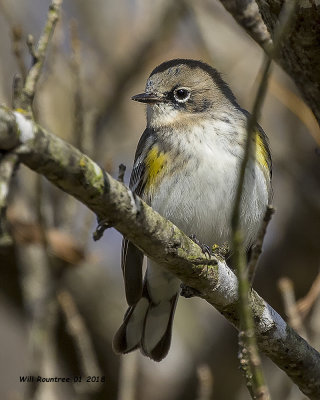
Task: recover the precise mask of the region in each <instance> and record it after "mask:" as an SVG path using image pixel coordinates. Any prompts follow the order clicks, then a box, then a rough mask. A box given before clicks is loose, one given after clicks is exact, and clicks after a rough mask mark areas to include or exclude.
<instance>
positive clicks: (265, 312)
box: [0, 107, 320, 400]
mask: <svg viewBox="0 0 320 400" xmlns="http://www.w3.org/2000/svg"><path fill="white" fill-rule="evenodd" d="M0 121H1V123H0V128H1V129H0V149H3V142H5V143H6V142H7V131H6V126H7V129H11V132H12V133H11V134H12V135H13V136H14V137H12V138H11V143H14V144H15V148H14V149H13V150H12V151H13V152H14V154H17V155H18V157H19V159H20V161H21V162H22V163H24V164H25V165H27V166H28V167H29V168H31V169H33V170H34V171H36V172H37V173H39V174H42V175H44V176H45V177H46V178H47V179H48V180H49V181H51V182H52V183H53V184H54V185H56V186H58V187H59V188H60V189H62V190H64V191H65V192H67V193H69V194H70V195H72V196H74V197H76V198H77V199H78V200H79V201H81V202H82V203H83V204H85V205H86V206H87V207H88V208H90V209H91V210H92V211H93V212H94V213H95V214H96V215H97V216H98V218H99V219H101V220H106V221H108V223H109V225H111V226H113V227H115V228H116V229H117V230H118V231H119V232H121V233H122V234H123V235H125V236H126V237H128V239H130V241H132V242H133V243H134V244H135V245H137V246H138V247H139V248H140V249H142V250H143V251H144V252H145V254H146V255H147V256H148V257H150V258H151V259H153V260H155V261H156V262H157V263H159V264H161V265H163V267H164V268H166V269H168V270H170V271H171V272H172V273H174V274H175V275H176V276H177V277H178V278H180V279H181V280H182V281H183V282H184V283H185V284H186V285H188V286H190V287H192V288H194V289H196V290H197V291H199V293H200V294H199V296H200V297H202V298H203V299H205V300H206V301H207V302H208V303H210V304H211V305H213V306H214V307H215V308H216V309H217V310H218V311H219V312H220V313H221V314H222V315H224V316H225V317H226V318H227V319H228V320H229V321H230V322H231V323H232V324H233V325H234V326H235V327H237V328H239V316H238V311H237V310H238V282H237V278H236V276H235V275H234V273H233V272H232V271H231V270H230V269H229V268H228V267H227V265H226V263H225V261H224V260H223V259H221V258H215V257H211V258H210V259H208V257H206V256H205V255H204V254H203V253H202V251H201V249H200V248H199V247H198V246H197V245H196V244H195V243H194V242H193V241H192V240H191V239H189V238H188V237H187V236H186V235H185V234H184V233H183V232H181V231H180V230H179V229H178V228H177V227H176V226H174V225H173V224H172V223H171V222H169V221H167V220H166V219H164V218H163V217H161V216H160V215H159V214H158V213H157V212H155V211H153V210H152V209H151V208H150V207H149V206H148V205H146V204H145V203H144V202H143V201H142V200H141V199H140V198H139V197H136V196H134V195H133V194H132V192H131V191H130V190H129V189H128V188H126V187H125V186H124V185H123V184H122V183H121V182H118V181H117V180H115V179H113V178H112V177H111V176H109V175H108V174H106V173H105V172H104V171H103V170H102V169H101V168H100V167H99V166H98V165H97V164H96V163H95V162H93V161H92V160H91V159H90V158H89V157H87V156H86V155H85V154H82V153H81V152H80V151H79V150H77V149H75V148H74V147H73V146H71V145H70V144H68V143H66V142H64V141H63V140H61V139H60V138H58V137H56V136H55V135H53V134H51V133H49V132H46V131H45V130H44V129H43V128H41V127H40V126H39V125H37V124H36V123H35V122H34V121H32V120H31V119H28V118H27V117H26V116H24V115H23V114H21V113H19V112H11V111H9V110H8V109H6V108H4V107H3V108H0ZM5 121H7V122H5ZM12 127H16V129H14V130H13V131H12ZM13 139H14V140H13ZM249 303H250V307H251V309H252V314H253V318H254V322H255V331H256V335H257V340H258V345H259V348H260V350H261V351H262V352H264V353H265V354H266V355H267V356H268V357H270V358H271V360H273V361H274V362H275V363H276V364H277V365H278V366H279V367H280V368H281V369H283V370H284V371H285V372H286V373H287V374H288V376H289V377H290V378H291V379H292V380H293V381H294V382H295V383H296V384H297V385H298V386H299V388H300V389H301V390H302V391H303V392H304V393H305V394H306V395H307V396H308V397H309V398H310V399H313V400H316V399H319V398H320V380H319V376H320V355H319V353H318V352H317V351H316V350H315V349H313V348H312V347H311V346H310V345H309V344H308V343H307V342H306V341H305V340H304V339H302V338H301V337H300V336H299V335H298V334H297V333H296V332H295V331H294V330H293V329H291V328H290V327H289V326H287V324H286V323H285V322H284V320H283V319H282V318H281V317H280V316H279V315H278V314H277V313H276V311H274V310H273V309H272V308H271V307H270V306H269V305H268V304H267V303H266V302H265V301H264V300H263V299H262V298H261V297H260V296H259V295H258V294H257V293H256V292H255V291H254V290H252V291H251V293H250V296H249Z"/></svg>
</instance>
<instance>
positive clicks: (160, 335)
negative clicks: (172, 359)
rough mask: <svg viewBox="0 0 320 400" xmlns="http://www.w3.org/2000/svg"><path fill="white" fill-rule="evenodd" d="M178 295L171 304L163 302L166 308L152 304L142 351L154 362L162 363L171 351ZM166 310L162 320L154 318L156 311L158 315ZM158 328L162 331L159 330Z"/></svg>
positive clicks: (148, 313)
mask: <svg viewBox="0 0 320 400" xmlns="http://www.w3.org/2000/svg"><path fill="white" fill-rule="evenodd" d="M178 295H179V294H178V293H177V294H176V295H175V296H173V297H172V299H171V300H170V302H168V301H166V302H163V303H164V304H165V305H164V307H163V306H162V303H160V304H159V305H158V306H154V305H152V304H150V306H149V309H148V312H147V318H146V323H145V326H144V332H143V336H142V341H141V351H142V353H143V354H144V355H146V356H148V357H150V358H151V359H152V360H154V361H161V360H162V359H163V358H165V357H166V355H167V354H168V351H169V349H170V344H171V337H172V325H173V317H174V312H175V309H176V305H177V300H178ZM168 306H169V308H168ZM164 308H165V309H166V310H165V315H161V319H159V318H157V317H154V315H153V314H154V311H156V313H158V312H159V310H161V309H162V310H161V311H164ZM157 326H159V327H160V328H162V329H159V330H158V329H157Z"/></svg>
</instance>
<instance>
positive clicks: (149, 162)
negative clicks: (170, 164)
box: [145, 146, 168, 190]
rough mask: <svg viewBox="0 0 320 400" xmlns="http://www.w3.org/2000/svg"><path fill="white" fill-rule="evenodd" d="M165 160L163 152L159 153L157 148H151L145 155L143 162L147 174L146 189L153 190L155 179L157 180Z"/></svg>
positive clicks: (165, 156)
mask: <svg viewBox="0 0 320 400" xmlns="http://www.w3.org/2000/svg"><path fill="white" fill-rule="evenodd" d="M167 158H168V157H167V155H166V154H165V153H164V152H162V151H159V148H158V146H153V147H152V149H151V150H150V151H149V153H148V154H147V157H146V162H145V164H146V172H147V180H146V186H147V189H149V190H150V189H151V190H152V189H153V187H154V185H155V183H156V179H157V177H158V178H159V173H160V172H161V171H162V169H163V167H164V165H165V164H166V161H167Z"/></svg>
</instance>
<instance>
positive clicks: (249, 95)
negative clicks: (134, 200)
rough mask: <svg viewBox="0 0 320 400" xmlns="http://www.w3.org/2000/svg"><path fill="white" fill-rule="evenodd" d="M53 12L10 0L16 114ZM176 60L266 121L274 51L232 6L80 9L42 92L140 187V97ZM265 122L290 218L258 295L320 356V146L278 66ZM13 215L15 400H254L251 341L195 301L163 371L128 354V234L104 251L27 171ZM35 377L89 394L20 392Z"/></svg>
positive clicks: (280, 202)
mask: <svg viewBox="0 0 320 400" xmlns="http://www.w3.org/2000/svg"><path fill="white" fill-rule="evenodd" d="M49 4H50V1H49V0H28V1H23V0H1V1H0V58H1V63H0V102H1V103H5V104H7V105H8V106H11V98H12V82H13V78H14V75H15V74H20V75H22V76H25V74H26V71H27V69H28V68H29V66H30V63H31V57H30V54H29V52H28V48H27V46H26V44H25V43H26V39H27V35H28V34H32V35H33V37H34V41H35V43H37V40H38V38H39V36H40V34H41V31H42V29H43V27H44V25H45V21H46V16H47V11H48V7H49ZM171 58H194V59H200V60H203V61H206V62H208V63H209V64H211V65H213V66H214V67H215V68H217V69H218V70H219V71H220V72H221V73H222V76H223V78H224V79H225V80H226V81H227V82H228V83H229V85H230V86H231V88H232V90H233V91H234V93H235V95H236V97H237V99H238V101H239V103H240V104H241V105H242V107H243V108H246V109H248V110H249V111H250V109H251V107H252V104H253V100H254V95H255V90H256V87H257V81H258V79H259V71H260V66H261V62H262V59H263V52H262V50H261V48H260V47H259V46H258V45H257V44H256V43H255V42H254V41H253V40H252V39H250V38H249V36H248V35H247V34H246V33H245V32H244V31H243V30H242V29H241V27H239V26H238V25H237V23H236V22H235V21H234V20H233V18H232V17H231V16H230V15H229V14H228V13H227V12H226V11H225V10H224V8H223V7H222V6H221V4H220V3H219V2H218V1H217V0H199V1H197V2H191V1H173V0H170V1H165V0H153V1H152V2H151V1H148V0H118V1H117V2H115V1H111V0H92V1H90V2H89V1H86V0H77V1H76V0H64V2H63V7H62V14H61V18H60V21H59V22H58V25H57V27H56V30H55V33H54V36H53V38H52V42H51V46H50V50H49V52H48V55H47V59H46V62H45V67H44V70H43V73H42V76H41V79H40V81H39V85H38V87H37V91H36V98H35V104H34V109H35V115H36V119H37V121H38V122H39V123H40V124H41V125H43V126H44V127H46V128H47V129H49V130H50V131H52V132H54V133H55V134H56V135H58V136H60V137H62V138H63V139H65V140H66V141H68V142H70V143H72V144H74V145H75V146H77V147H78V148H80V149H81V150H82V151H84V152H85V153H87V154H88V155H89V156H90V157H92V158H93V159H94V160H95V161H97V162H98V163H99V164H100V165H101V166H103V167H104V168H105V169H106V170H107V171H108V172H109V173H111V174H112V175H113V176H114V177H117V176H118V166H119V164H120V163H123V164H125V165H126V166H127V171H126V174H125V182H126V183H128V180H129V176H130V172H131V166H132V162H133V157H134V152H135V148H136V145H137V142H138V140H139V137H140V135H141V133H142V132H143V130H144V128H145V110H144V107H143V106H142V105H141V104H137V103H134V102H132V101H131V100H130V97H131V96H132V95H134V94H137V93H140V92H141V91H143V89H144V84H145V82H146V79H147V77H148V75H149V74H150V72H151V71H152V69H153V68H154V67H155V66H156V65H158V64H160V63H161V62H163V61H165V60H168V59H171ZM260 123H261V125H262V127H263V128H264V130H265V131H266V133H267V134H268V136H269V139H270V145H271V150H272V156H273V188H274V206H275V209H276V213H275V215H274V216H273V218H272V221H271V223H270V225H269V228H268V233H267V236H266V238H265V243H264V252H263V255H262V257H261V259H260V263H259V268H258V272H257V275H256V280H255V283H254V287H255V289H256V290H257V291H258V292H259V294H260V295H262V296H263V297H264V299H265V300H266V301H268V302H269V303H270V304H271V306H272V307H274V308H275V309H276V310H277V311H278V312H279V313H280V314H281V315H282V316H283V317H284V318H285V319H287V320H288V318H289V320H290V323H291V324H293V325H294V326H295V328H296V329H297V330H298V331H299V332H300V333H301V334H302V335H304V337H306V338H308V339H309V341H310V342H311V343H312V344H313V346H315V347H316V348H317V349H318V350H320V339H319V338H320V326H319V320H320V318H319V317H320V301H319V296H318V293H319V287H320V282H319V277H318V273H319V265H320V241H319V230H320V187H319V181H320V168H319V166H320V153H319V144H320V133H319V128H318V126H317V124H316V123H315V121H314V119H313V117H312V114H311V113H310V111H309V109H308V108H307V106H305V104H304V103H303V101H302V100H301V98H300V96H299V93H298V92H297V90H296V88H295V86H294V84H293V82H292V81H291V80H290V79H289V77H288V76H287V75H286V74H285V73H284V72H283V71H282V70H281V69H280V68H278V67H277V66H276V65H275V66H274V68H273V74H272V77H271V79H270V84H269V91H268V94H267V97H266V100H265V104H264V107H263V112H262V115H261V120H260ZM7 214H8V229H9V232H10V235H11V237H12V240H3V241H1V240H0V272H1V279H0V343H1V345H0V398H1V399H6V400H20V399H24V398H25V399H39V400H42V399H45V400H51V399H53V400H55V399H62V400H63V399H88V400H91V399H97V400H98V399H106V400H107V399H118V400H134V399H141V400H146V399H153V400H163V399H166V400H179V399H186V400H188V399H202V400H204V399H216V400H225V399H226V400H235V399H237V400H244V399H249V394H248V392H247V389H246V387H245V384H244V380H243V377H242V374H241V372H240V370H239V364H238V358H237V351H238V350H237V332H236V330H235V329H234V328H233V327H232V326H231V325H230V324H229V323H228V322H227V321H226V320H225V319H224V318H223V317H222V316H221V315H220V314H219V313H218V312H217V311H215V310H214V309H213V308H212V307H211V306H209V305H208V304H206V303H205V302H204V301H203V300H201V299H198V298H192V299H185V298H181V299H180V300H179V303H178V307H177V312H176V317H175V323H174V330H173V341H172V345H171V350H170V352H169V355H168V356H167V358H166V359H165V360H163V361H162V362H161V363H155V362H153V361H150V360H149V359H146V358H144V357H143V356H141V355H140V354H139V353H137V352H135V353H132V354H130V355H128V356H125V357H119V356H117V355H115V354H114V353H113V351H112V348H111V341H112V337H113V335H114V333H115V331H116V329H117V328H118V326H119V325H120V324H121V321H122V318H123V313H124V311H125V309H126V303H125V296H124V287H123V282H122V276H121V269H120V246H121V235H120V234H119V233H118V232H116V231H115V230H113V229H110V230H108V231H106V232H105V234H104V236H103V238H102V239H101V240H100V241H98V242H94V241H93V239H92V232H93V231H94V230H95V227H96V219H95V217H94V215H92V213H91V212H90V211H88V210H87V209H86V208H85V207H84V206H82V205H81V204H79V203H78V202H76V201H75V200H73V199H71V198H70V197H68V196H67V195H65V194H64V193H62V192H60V191H59V190H58V189H56V188H55V187H53V186H51V185H50V184H49V183H48V182H47V181H45V180H44V179H42V178H41V177H39V176H37V175H36V174H34V173H33V172H31V171H29V170H27V169H26V168H25V167H24V166H22V165H21V166H20V167H19V171H18V172H17V174H16V175H15V178H14V182H13V186H12V190H11V194H10V202H9V207H8V212H7ZM213 223H214V221H213ZM283 278H285V279H283ZM292 294H294V296H295V298H294V297H292ZM295 299H297V300H299V301H298V302H297V303H296V302H295ZM317 316H318V318H317ZM263 364H264V370H265V373H266V377H267V382H268V384H269V387H270V391H271V395H272V396H273V398H274V399H288V400H302V399H305V397H304V396H303V395H302V394H301V393H300V392H299V391H298V389H296V387H295V386H294V385H293V384H292V383H291V381H290V380H289V379H288V378H287V377H286V375H285V374H284V373H283V372H282V371H281V370H280V369H279V368H277V367H276V366H275V365H273V364H272V363H271V361H270V360H268V359H265V358H263ZM29 375H30V376H31V375H32V376H38V375H40V376H43V377H72V380H77V379H78V380H80V378H76V379H73V378H74V377H82V382H74V383H41V384H36V383H26V382H24V383H23V382H20V377H21V376H29ZM87 376H89V377H93V378H92V379H91V380H92V381H93V382H85V381H86V377H87ZM95 377H97V378H95ZM101 377H105V378H101ZM101 380H102V381H103V382H101ZM94 381H96V382H94ZM97 381H99V382H97Z"/></svg>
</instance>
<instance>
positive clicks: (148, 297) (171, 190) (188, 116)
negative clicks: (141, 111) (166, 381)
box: [113, 59, 271, 361]
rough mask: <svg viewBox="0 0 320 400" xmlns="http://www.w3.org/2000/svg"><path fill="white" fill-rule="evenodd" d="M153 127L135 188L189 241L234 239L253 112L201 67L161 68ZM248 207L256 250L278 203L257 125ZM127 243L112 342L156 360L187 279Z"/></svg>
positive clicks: (245, 221) (246, 223) (245, 213)
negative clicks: (122, 310)
mask: <svg viewBox="0 0 320 400" xmlns="http://www.w3.org/2000/svg"><path fill="white" fill-rule="evenodd" d="M132 99H133V100H136V101H140V102H142V103H147V105H148V106H147V128H146V130H145V131H144V133H143V135H142V136H141V139H140V141H139V143H138V147H137V151H136V156H135V162H134V166H133V171H132V174H131V179H130V188H131V190H132V191H133V192H135V193H136V194H138V195H139V196H140V197H141V198H142V199H143V200H145V201H146V202H147V203H148V204H149V205H150V206H151V207H152V208H153V209H154V210H156V211H158V212H159V213H160V214H161V215H163V216H164V217H166V218H167V219H169V220H170V221H172V222H173V223H174V224H175V225H177V226H178V227H179V228H180V229H182V230H183V231H184V232H185V233H186V234H188V235H191V234H195V235H196V237H197V239H198V240H199V241H201V242H202V243H206V244H210V245H212V244H214V243H215V244H218V245H221V244H224V243H228V242H230V234H231V223H230V222H231V213H232V207H233V204H234V198H235V193H236V187H237V181H238V173H239V167H240V162H241V159H242V158H243V154H244V145H245V138H246V125H247V120H248V115H249V113H248V112H247V111H245V110H243V109H242V108H241V107H240V106H239V105H238V103H237V101H236V99H235V97H234V95H233V93H232V91H231V90H230V88H229V87H228V85H227V84H226V83H225V82H224V81H223V80H222V78H221V76H220V74H219V73H218V72H217V71H216V70H215V69H214V68H212V67H210V66H209V65H207V64H205V63H202V62H200V61H195V60H186V59H176V60H171V61H167V62H164V63H163V64H161V65H159V66H158V67H156V68H155V69H154V70H153V71H152V73H151V75H150V76H149V79H148V81H147V84H146V90H145V93H142V94H138V95H136V96H133V97H132ZM254 141H255V145H256V147H255V149H256V151H255V154H254V156H252V157H251V159H250V160H249V163H248V166H247V170H246V177H245V182H244V188H243V196H242V200H241V213H240V214H241V216H240V219H241V226H242V229H243V232H244V241H245V246H246V248H247V249H249V248H250V246H251V245H252V244H253V242H254V240H255V238H256V236H257V233H258V230H259V227H260V224H261V222H262V219H263V217H264V214H265V211H266V207H267V205H268V203H269V200H270V197H271V157H270V152H269V148H268V141H267V137H266V135H265V133H264V132H263V130H262V128H261V127H260V126H259V125H257V127H256V130H255V134H254ZM142 262H143V253H142V252H141V251H140V250H139V249H138V248H137V247H135V246H134V245H133V244H132V243H130V242H129V241H128V240H126V239H125V238H124V240H123V246H122V268H123V275H124V281H125V290H126V298H127V302H128V304H129V308H128V310H127V312H126V314H125V317H124V322H123V324H122V325H121V327H120V328H119V330H118V332H117V333H116V335H115V338H114V341H113V347H114V349H115V351H116V352H118V353H127V352H130V351H132V350H135V349H137V348H140V349H141V351H142V353H143V354H144V355H146V356H148V357H150V358H151V359H153V360H155V361H160V360H161V359H163V358H164V357H165V356H166V355H167V353H168V350H169V347H170V342H171V330H172V323H173V316H174V311H175V307H176V304H177V299H178V296H179V292H180V281H179V280H178V279H177V278H176V277H175V276H173V275H172V274H171V273H169V272H168V271H166V270H165V269H164V268H161V266H158V265H157V264H156V263H154V262H153V261H152V260H149V259H148V267H147V271H146V274H145V278H144V283H143V284H142Z"/></svg>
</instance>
